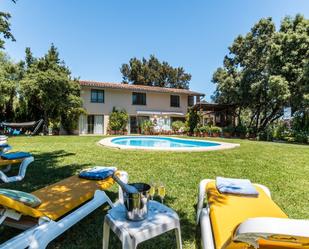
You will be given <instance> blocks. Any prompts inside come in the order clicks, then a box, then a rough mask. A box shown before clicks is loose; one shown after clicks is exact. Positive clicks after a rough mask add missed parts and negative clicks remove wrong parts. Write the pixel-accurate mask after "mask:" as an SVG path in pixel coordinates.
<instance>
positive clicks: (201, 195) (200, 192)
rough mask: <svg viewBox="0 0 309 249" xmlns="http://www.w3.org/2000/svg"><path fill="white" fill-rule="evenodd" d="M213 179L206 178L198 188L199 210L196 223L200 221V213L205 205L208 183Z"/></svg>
mask: <svg viewBox="0 0 309 249" xmlns="http://www.w3.org/2000/svg"><path fill="white" fill-rule="evenodd" d="M211 181H213V180H211V179H204V180H202V181H201V182H200V184H199V188H198V199H197V207H196V209H197V212H196V223H197V224H198V223H199V220H200V215H201V212H202V209H203V207H204V199H205V196H206V185H207V184H208V183H209V182H211Z"/></svg>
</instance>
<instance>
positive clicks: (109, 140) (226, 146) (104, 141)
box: [99, 135, 240, 152]
mask: <svg viewBox="0 0 309 249" xmlns="http://www.w3.org/2000/svg"><path fill="white" fill-rule="evenodd" d="M126 137H132V136H115V137H107V138H103V139H101V140H100V141H99V145H101V146H106V147H112V148H117V149H123V150H147V151H174V152H194V151H196V152H198V151H215V150H225V149H233V148H237V147H239V146H240V144H235V143H226V142H218V141H210V140H202V139H190V138H180V137H177V139H179V140H190V141H196V140H198V141H203V142H210V143H218V144H219V145H217V146H209V147H198V148H196V147H191V148H190V147H187V148H175V147H174V148H168V147H162V148H158V147H152V148H151V147H145V146H128V145H119V144H115V143H113V142H112V140H113V139H116V138H126ZM137 137H138V136H137ZM142 137H162V138H173V137H168V136H145V135H143V136H142Z"/></svg>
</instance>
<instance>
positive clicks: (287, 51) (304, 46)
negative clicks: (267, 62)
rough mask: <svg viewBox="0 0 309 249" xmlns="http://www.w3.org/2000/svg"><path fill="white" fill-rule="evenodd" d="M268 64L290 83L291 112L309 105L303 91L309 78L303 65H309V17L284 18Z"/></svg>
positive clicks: (308, 91) (306, 88) (305, 89)
mask: <svg viewBox="0 0 309 249" xmlns="http://www.w3.org/2000/svg"><path fill="white" fill-rule="evenodd" d="M271 64H272V65H274V69H275V73H276V74H278V75H281V76H282V77H284V78H285V79H286V80H287V81H288V83H289V90H290V93H291V98H290V101H289V105H290V106H291V107H292V111H293V112H295V111H298V110H300V109H304V108H305V107H306V106H307V107H308V102H306V98H305V96H306V94H309V89H308V88H309V81H308V79H307V78H306V67H307V66H308V64H309V20H308V19H305V18H304V17H303V16H302V15H296V16H295V18H292V17H285V18H284V19H283V21H282V23H281V26H280V30H279V32H278V33H277V35H276V38H275V41H274V51H273V57H272V61H271Z"/></svg>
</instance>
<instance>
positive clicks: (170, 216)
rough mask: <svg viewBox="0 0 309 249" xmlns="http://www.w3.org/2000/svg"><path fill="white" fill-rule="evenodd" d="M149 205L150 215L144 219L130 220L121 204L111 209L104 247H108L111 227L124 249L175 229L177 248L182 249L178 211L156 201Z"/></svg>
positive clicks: (105, 226)
mask: <svg viewBox="0 0 309 249" xmlns="http://www.w3.org/2000/svg"><path fill="white" fill-rule="evenodd" d="M148 207H149V209H148V217H147V218H146V219H145V220H142V221H130V220H128V219H127V218H126V213H125V207H124V206H123V205H121V204H118V205H117V206H115V207H114V208H112V209H111V210H109V211H108V214H107V215H106V216H105V219H104V227H103V249H108V243H109V232H110V229H111V230H112V231H113V232H114V233H115V234H116V235H117V236H118V238H119V239H120V240H121V242H122V248H123V249H135V248H136V247H137V245H138V244H139V243H141V242H143V241H146V240H149V239H151V238H154V237H156V236H158V235H160V234H163V233H165V232H168V231H170V230H173V229H175V233H176V241H177V248H178V249H182V244H181V232H180V222H179V217H178V215H177V213H176V212H175V211H174V210H172V209H171V208H169V207H167V206H165V205H163V204H161V203H159V202H156V201H149V206H148Z"/></svg>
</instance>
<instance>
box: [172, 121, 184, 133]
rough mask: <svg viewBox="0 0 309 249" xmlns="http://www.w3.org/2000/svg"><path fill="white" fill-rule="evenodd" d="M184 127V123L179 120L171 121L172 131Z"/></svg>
mask: <svg viewBox="0 0 309 249" xmlns="http://www.w3.org/2000/svg"><path fill="white" fill-rule="evenodd" d="M184 128H185V123H184V122H182V121H180V120H177V121H174V122H173V123H172V129H173V131H174V132H178V131H180V130H182V131H183V130H184Z"/></svg>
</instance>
